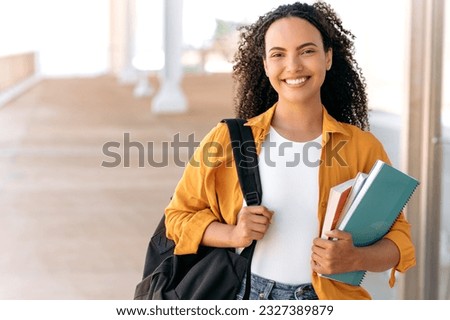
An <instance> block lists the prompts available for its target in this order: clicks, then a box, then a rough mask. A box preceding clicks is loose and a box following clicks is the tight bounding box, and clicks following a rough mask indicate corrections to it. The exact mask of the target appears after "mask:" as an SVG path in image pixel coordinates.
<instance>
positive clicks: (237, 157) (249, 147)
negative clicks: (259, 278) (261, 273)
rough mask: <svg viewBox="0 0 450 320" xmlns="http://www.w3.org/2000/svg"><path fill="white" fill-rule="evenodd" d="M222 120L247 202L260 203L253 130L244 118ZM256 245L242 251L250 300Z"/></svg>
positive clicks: (246, 293)
mask: <svg viewBox="0 0 450 320" xmlns="http://www.w3.org/2000/svg"><path fill="white" fill-rule="evenodd" d="M222 122H225V123H226V124H227V126H228V131H229V132H230V140H231V147H232V149H233V156H234V161H235V164H236V169H237V173H238V178H239V184H240V185H241V190H242V194H243V196H244V199H245V202H246V203H247V205H248V206H257V205H260V204H261V200H262V187H261V180H260V177H259V169H258V155H257V153H256V145H255V139H254V138H253V133H252V130H251V128H250V127H249V126H246V125H245V122H246V120H244V119H234V118H233V119H224V120H222ZM255 246H256V240H253V242H252V244H251V245H250V246H248V247H247V248H245V249H244V250H243V251H242V253H241V255H242V256H245V257H247V259H248V264H247V272H246V283H245V293H244V296H243V300H248V299H249V297H250V287H251V264H252V257H253V252H254V251H255Z"/></svg>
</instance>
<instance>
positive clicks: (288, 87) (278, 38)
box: [263, 17, 332, 106]
mask: <svg viewBox="0 0 450 320" xmlns="http://www.w3.org/2000/svg"><path fill="white" fill-rule="evenodd" d="M263 62H264V69H265V71H266V75H267V76H268V77H269V81H270V83H271V85H272V87H273V88H274V89H275V91H276V92H277V93H278V104H279V105H284V104H291V105H302V106H311V105H318V106H321V104H322V103H321V99H320V87H321V86H322V84H323V82H324V80H325V75H326V71H327V70H329V68H330V67H331V62H332V50H331V49H330V50H328V51H327V52H325V49H324V47H323V41H322V36H321V34H320V32H319V30H317V28H316V27H314V26H313V25H312V24H311V23H309V22H308V21H306V20H304V19H300V18H296V17H288V18H282V19H279V20H277V21H275V22H274V23H272V25H271V26H270V27H269V29H268V30H267V32H266V35H265V58H264V59H263Z"/></svg>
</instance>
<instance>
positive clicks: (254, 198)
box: [245, 191, 261, 206]
mask: <svg viewBox="0 0 450 320" xmlns="http://www.w3.org/2000/svg"><path fill="white" fill-rule="evenodd" d="M260 200H261V199H260V198H259V194H258V192H256V191H253V192H248V193H246V194H245V202H246V203H247V205H248V206H253V205H258V204H260V203H261V202H260Z"/></svg>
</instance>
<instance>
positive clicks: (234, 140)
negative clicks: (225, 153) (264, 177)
mask: <svg viewBox="0 0 450 320" xmlns="http://www.w3.org/2000/svg"><path fill="white" fill-rule="evenodd" d="M222 122H225V123H226V124H227V126H228V130H229V132H230V140H231V147H232V149H233V156H234V161H235V164H236V169H237V173H238V177H239V183H240V185H241V189H242V194H243V196H244V199H245V202H246V203H247V205H248V206H255V205H260V204H261V199H262V188H261V181H260V177H259V170H258V155H257V154H256V145H255V140H254V138H253V133H252V130H251V128H250V127H249V126H246V125H244V124H245V122H246V120H244V119H234V118H233V119H224V120H222Z"/></svg>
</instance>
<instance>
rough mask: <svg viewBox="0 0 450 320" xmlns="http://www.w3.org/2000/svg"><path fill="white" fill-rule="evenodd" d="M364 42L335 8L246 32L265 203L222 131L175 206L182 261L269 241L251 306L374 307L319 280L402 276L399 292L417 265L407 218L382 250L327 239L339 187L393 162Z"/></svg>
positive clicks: (188, 175)
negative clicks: (356, 50) (375, 129)
mask: <svg viewBox="0 0 450 320" xmlns="http://www.w3.org/2000/svg"><path fill="white" fill-rule="evenodd" d="M352 40H353V36H352V34H351V33H350V32H349V31H347V30H345V29H344V28H343V27H342V23H341V21H340V19H339V18H338V17H337V16H336V14H335V13H334V11H333V10H332V9H331V8H330V7H329V6H328V5H326V4H325V3H315V4H313V5H308V4H302V3H294V4H290V5H282V6H280V7H278V8H277V9H275V10H273V11H271V12H269V13H267V14H265V15H264V16H261V17H260V18H259V19H258V21H256V22H255V23H254V24H252V25H250V26H247V27H244V28H243V29H242V33H241V41H240V45H239V49H238V52H237V53H236V56H235V65H234V73H233V76H234V79H235V80H236V85H237V86H236V97H235V105H236V111H237V115H238V116H239V117H241V118H245V119H248V121H247V123H246V125H248V126H250V127H251V129H252V131H253V135H254V137H255V142H256V145H257V151H258V154H259V170H260V176H261V183H262V189H263V200H262V205H261V206H246V205H245V203H244V201H243V197H242V194H241V191H240V187H239V183H238V178H237V174H236V168H235V167H234V163H233V159H232V154H231V152H230V148H227V146H228V145H229V144H230V141H229V135H228V130H227V127H226V125H224V124H219V125H218V126H217V127H215V128H214V129H212V130H211V132H210V133H209V134H208V135H207V136H206V137H205V138H204V139H203V141H202V143H201V145H200V147H199V148H198V149H197V150H196V153H195V154H194V157H193V159H192V160H193V161H191V163H190V164H188V165H187V167H186V169H185V172H184V174H183V177H182V178H181V180H180V182H179V184H178V186H177V188H176V191H175V194H174V196H173V199H172V201H171V202H170V204H169V206H168V207H167V209H166V224H167V230H168V236H169V237H170V238H172V239H174V241H175V243H176V248H175V253H177V254H187V253H195V252H196V251H197V248H198V246H199V245H207V246H216V247H234V248H242V247H246V246H248V245H250V243H251V242H252V241H253V240H258V243H257V245H256V248H255V253H254V256H253V262H252V291H251V296H250V298H251V299H318V298H319V299H370V295H369V293H368V292H367V291H366V290H365V289H363V288H362V287H360V286H351V285H348V284H344V283H340V282H337V281H333V280H330V279H326V278H323V277H320V276H319V274H327V273H341V272H348V271H355V270H368V271H375V272H377V271H384V270H388V269H392V273H391V279H390V285H391V286H393V285H394V282H395V277H394V276H395V271H400V272H405V271H406V270H407V269H408V268H410V267H412V266H413V265H414V264H415V255H414V247H413V244H412V242H411V236H410V226H409V224H408V222H407V221H406V220H405V217H404V216H403V215H400V217H399V218H398V219H397V221H396V222H395V224H394V225H393V227H392V229H391V231H390V232H389V233H388V234H387V235H386V236H385V237H384V238H383V239H381V240H380V241H378V242H377V243H375V244H373V245H371V246H367V247H355V246H354V245H353V242H352V237H351V235H350V234H349V233H346V232H343V231H338V230H333V231H331V232H330V233H329V234H328V236H330V237H333V238H336V239H337V240H335V241H332V240H325V239H321V238H319V237H318V236H319V234H320V230H321V227H322V223H323V219H324V215H325V210H326V206H327V198H328V194H329V190H330V188H331V187H333V186H335V185H337V184H339V183H341V182H343V181H345V180H348V179H351V178H354V177H355V176H356V174H357V173H358V172H368V171H369V170H370V169H371V167H372V165H373V164H374V163H375V161H376V160H378V159H381V160H383V161H386V162H388V161H389V159H388V157H387V155H386V153H385V151H384V149H383V146H382V145H381V144H380V142H379V141H378V140H377V139H376V138H375V137H374V136H373V135H372V134H371V133H369V132H368V131H366V130H368V127H369V124H368V111H367V101H366V92H365V83H364V79H363V77H362V75H361V72H360V69H359V67H358V65H357V63H356V61H355V60H354V58H353V55H352V54H353V41H352ZM211 142H214V143H213V144H212V143H211ZM212 145H214V150H211V148H210V146H212ZM218 146H220V147H219V148H218ZM219 149H220V150H219ZM241 291H242V292H240V293H239V294H238V296H237V299H241V298H242V295H243V289H242V290H241Z"/></svg>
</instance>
